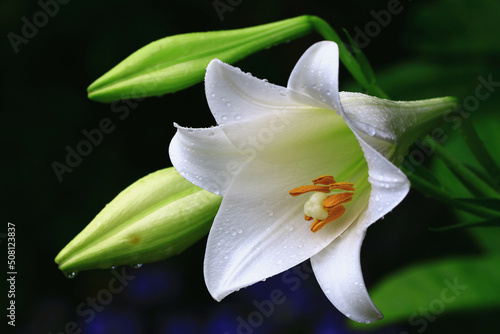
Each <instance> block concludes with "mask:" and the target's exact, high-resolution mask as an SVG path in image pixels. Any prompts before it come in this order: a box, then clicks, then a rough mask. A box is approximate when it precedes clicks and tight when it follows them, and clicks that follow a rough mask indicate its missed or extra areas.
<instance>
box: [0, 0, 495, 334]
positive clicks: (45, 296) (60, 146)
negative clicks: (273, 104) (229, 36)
mask: <svg viewBox="0 0 500 334" xmlns="http://www.w3.org/2000/svg"><path fill="white" fill-rule="evenodd" d="M60 1H61V3H60V2H56V1H55V0H54V1H44V0H41V1H40V2H37V1H26V0H3V1H2V2H1V3H0V23H1V31H2V35H3V36H4V37H3V40H2V43H1V48H2V49H1V61H0V73H1V76H0V84H1V89H0V106H1V116H0V117H1V118H0V127H1V131H0V133H1V135H2V140H1V145H2V150H1V152H2V157H3V159H2V163H1V164H0V170H1V174H2V186H1V191H2V198H3V200H2V205H1V209H2V210H1V220H0V224H1V225H0V226H1V228H0V233H3V234H5V233H6V231H7V223H8V222H11V223H14V224H15V225H16V252H17V253H16V254H17V255H16V256H17V258H16V265H17V272H18V275H17V278H16V279H17V281H16V299H15V300H16V327H15V329H14V328H12V327H10V326H9V327H8V326H5V325H6V322H7V320H6V318H5V316H4V315H3V314H2V324H1V326H5V328H7V329H6V331H7V332H8V333H30V334H31V333H43V334H46V333H53V334H56V333H57V334H59V333H85V334H100V333H102V334H114V333H119V334H139V333H155V334H171V333H172V334H173V333H176V334H177V333H210V334H212V333H213V334H219V333H221V334H224V333H315V334H326V333H350V332H351V329H350V327H349V326H348V323H347V322H348V321H347V320H346V319H345V318H344V316H343V315H341V314H340V313H339V312H338V311H337V310H336V309H335V308H334V307H333V306H332V305H331V304H330V303H329V302H328V300H327V299H326V297H325V296H324V295H323V293H322V291H321V289H320V288H319V286H318V284H317V283H316V280H315V279H314V277H313V276H312V275H311V274H307V271H305V269H301V268H302V267H299V268H298V269H297V268H296V269H295V270H296V272H293V271H290V272H288V273H286V274H284V275H285V276H283V275H278V276H276V277H274V278H271V279H269V280H267V281H266V282H262V283H259V284H256V285H254V286H252V287H249V288H247V289H244V290H242V291H240V292H238V293H234V294H232V295H230V296H229V297H227V298H226V299H224V300H223V301H222V302H220V303H217V302H216V301H214V300H212V299H211V297H210V295H209V294H208V292H207V290H206V287H205V285H204V281H203V274H202V266H203V255H204V245H205V241H206V240H205V239H202V240H201V241H200V242H199V243H197V244H196V245H195V246H194V247H192V248H190V249H189V250H187V251H186V252H185V253H183V254H182V255H180V256H177V257H174V258H170V259H166V260H164V261H161V262H157V263H152V264H144V265H143V266H142V267H141V268H140V269H134V268H129V267H126V268H117V272H119V273H122V271H125V273H126V275H128V276H131V277H133V278H131V279H130V280H129V281H127V286H125V287H124V289H123V291H121V292H119V293H116V294H113V295H112V299H111V300H109V302H108V304H107V305H106V306H104V307H103V308H102V309H101V308H100V307H96V308H93V310H94V311H89V310H91V309H92V307H90V306H88V305H90V304H89V303H91V302H92V298H96V297H98V296H100V297H101V298H106V297H107V295H106V296H105V294H104V293H103V292H102V290H103V289H106V288H107V287H108V284H109V282H110V280H111V279H112V278H113V277H115V276H114V274H113V273H112V272H111V271H110V270H109V271H108V270H95V271H88V272H81V273H79V274H78V275H77V276H76V277H75V278H74V279H71V280H70V279H67V278H66V277H64V276H63V274H62V273H61V272H60V271H59V270H58V268H57V266H56V264H55V263H54V261H53V259H54V257H55V256H56V255H57V253H58V252H59V251H60V250H61V249H62V248H63V247H64V246H65V245H66V244H67V243H68V242H69V241H70V240H71V239H72V238H73V237H74V236H75V235H76V234H78V233H79V232H80V231H81V230H82V229H83V228H84V227H85V226H86V225H87V224H88V223H89V222H90V221H91V220H92V219H93V217H94V216H95V215H96V214H97V213H98V212H99V211H100V210H101V209H102V208H103V207H104V205H105V204H106V203H108V202H109V201H111V200H112V199H113V198H114V197H115V196H116V195H117V194H118V193H119V192H120V191H121V190H123V189H124V188H125V187H127V186H128V185H129V184H131V183H132V182H134V181H136V180H137V179H139V178H140V177H142V176H144V175H146V174H148V173H150V172H153V171H156V170H158V169H161V168H165V167H168V166H171V164H170V161H169V158H168V154H167V148H168V145H169V142H170V139H171V137H172V136H173V134H174V128H173V126H172V123H173V122H174V121H175V122H178V123H180V124H183V125H189V126H192V127H203V126H208V125H214V121H213V119H212V118H211V115H210V113H209V110H208V107H207V105H206V102H205V97H204V90H203V85H202V84H198V85H196V86H194V87H191V88H189V89H186V90H184V91H181V92H178V93H175V94H171V95H166V96H163V97H161V98H149V99H146V100H144V101H141V102H138V103H137V104H133V105H129V106H128V107H129V111H130V114H129V115H128V116H127V117H126V118H124V119H120V118H119V117H118V116H119V115H118V114H116V113H113V112H112V110H111V107H110V105H109V104H102V103H97V102H93V101H90V100H89V99H87V96H86V88H87V86H88V85H89V84H90V83H92V82H93V81H94V80H95V79H97V78H98V77H100V76H101V75H102V74H104V73H105V72H106V71H108V70H109V69H111V68H112V67H113V66H114V65H116V64H117V63H118V62H120V61H121V60H123V59H124V58H125V57H127V56H128V55H129V54H131V53H132V52H134V51H135V50H137V49H138V48H140V47H142V46H144V45H146V44H148V43H149V42H151V41H154V40H156V39H159V38H162V37H165V36H169V35H175V34H180V33H187V32H195V31H209V30H222V29H233V28H242V27H247V26H254V25H258V24H263V23H268V22H272V21H277V20H281V19H285V18H290V17H294V16H299V15H303V14H313V15H317V16H320V17H321V18H323V19H325V20H326V21H327V22H329V23H330V24H331V25H332V27H333V28H334V29H336V30H337V31H338V32H341V29H342V28H345V29H347V31H349V32H350V33H351V35H353V36H355V35H356V34H357V32H358V31H365V28H366V25H367V23H369V22H371V21H375V16H374V14H373V13H374V12H373V11H375V12H379V11H381V10H386V9H387V7H388V4H389V3H391V2H393V1H387V0H381V1H379V0H377V1H373V0H372V1H368V0H366V1H364V0H363V1H351V2H347V1H344V2H333V1H327V0H307V1H304V0H290V1H264V0H255V1H251V0H242V1H232V2H230V1H228V0H221V1H220V2H222V3H224V4H226V5H228V6H230V8H231V9H232V10H228V11H225V12H224V13H223V14H222V15H223V20H221V18H220V16H219V15H218V13H217V10H216V9H215V7H214V2H213V1H212V0H209V1H153V0H145V1H132V0H121V1H116V0H110V1H96V0H89V1H85V2H82V1H71V2H70V1H69V0H65V1H67V2H66V3H63V2H64V1H62V0H60ZM47 3H52V4H53V3H56V4H58V9H57V13H55V14H54V12H55V9H54V7H51V8H52V11H53V14H54V15H53V17H50V15H45V16H44V15H43V14H40V12H44V11H46V10H45V9H44V7H46V6H48V5H46V4H47ZM230 3H232V5H231V4H230ZM399 6H400V8H402V10H401V11H400V13H397V14H394V15H392V16H391V17H390V22H387V24H385V25H386V26H385V27H384V26H382V25H379V27H380V31H379V32H378V33H376V34H375V33H373V35H374V36H373V37H370V36H367V37H369V38H368V39H366V38H365V39H364V41H365V42H367V43H366V45H365V46H364V47H363V51H364V52H365V54H366V56H367V57H368V59H369V60H370V61H371V63H372V65H373V67H374V69H375V73H376V74H377V77H379V78H380V82H381V85H382V87H383V88H384V89H385V91H386V92H387V93H388V94H389V95H390V96H392V97H393V98H394V99H418V98H427V97H437V96H444V95H455V96H458V97H459V99H460V97H462V98H463V97H464V96H467V95H468V94H471V92H474V88H475V87H476V86H477V76H478V75H480V74H483V75H487V74H488V73H493V72H494V71H496V73H498V66H499V65H498V60H499V57H498V56H499V47H498V40H497V39H498V37H497V36H498V34H497V33H498V31H499V29H498V28H499V25H498V22H497V21H498V16H497V14H498V13H499V11H498V6H497V2H493V1H491V2H490V1H479V2H473V1H456V2H454V1H430V0H427V1H425V0H424V1H410V0H407V1H402V2H401V3H400V5H399ZM44 17H45V18H47V20H46V21H44ZM27 21H29V22H31V23H33V22H38V24H39V27H36V26H35V31H33V30H29V28H26V27H25V26H26V22H27ZM23 29H24V33H25V35H24V36H26V33H28V34H29V35H31V37H29V38H25V37H23ZM26 29H28V30H26ZM12 33H13V34H15V35H16V36H18V37H19V36H20V38H21V39H19V38H18V37H13V36H14V35H13V34H12ZM320 39H321V37H320V36H319V35H317V34H315V33H314V34H310V35H308V36H306V37H303V38H301V39H298V40H295V41H291V42H290V43H287V44H283V45H279V46H276V47H274V48H271V49H269V50H265V51H261V52H259V53H258V54H255V55H253V56H251V57H249V58H247V59H245V60H242V61H240V62H239V63H238V64H237V66H239V67H241V68H242V69H244V71H246V72H251V73H253V74H254V75H255V76H257V77H260V78H267V79H268V80H269V81H270V82H273V83H276V84H280V85H286V82H287V79H288V75H289V73H290V71H291V70H292V68H293V66H294V64H295V62H296V61H297V60H298V59H299V57H300V55H301V54H302V53H303V52H304V51H305V50H306V49H307V47H309V46H310V45H311V44H312V43H314V42H316V41H318V40H320ZM13 40H14V41H16V42H14V44H13V42H12V41H13ZM16 51H17V52H16ZM340 84H341V89H351V90H352V89H357V87H356V84H354V83H352V79H351V77H350V76H349V74H348V73H347V71H346V70H345V69H344V68H342V70H341V77H340ZM487 104H489V105H498V98H496V99H490V100H488V101H487ZM103 118H109V119H111V120H112V122H113V125H114V126H115V128H114V130H113V131H112V132H111V133H109V134H105V135H104V138H103V141H102V143H101V144H100V145H98V146H95V147H93V149H92V152H91V153H90V154H89V155H88V156H86V157H83V159H82V161H81V163H79V164H78V166H76V167H75V168H73V169H72V171H71V173H69V172H68V173H64V174H63V175H62V182H60V180H59V179H58V177H57V176H56V174H55V172H54V170H53V167H52V164H53V162H54V161H57V162H61V163H64V159H65V157H66V154H67V146H69V147H72V148H75V147H76V145H77V144H78V143H79V142H80V141H81V140H83V139H85V137H84V135H83V134H82V131H83V130H84V129H86V130H88V131H90V130H91V129H96V128H98V126H99V122H100V121H101V120H102V119H103ZM454 219H455V216H454V213H453V212H452V211H450V210H449V209H448V208H446V207H443V206H442V205H440V204H438V203H436V202H435V201H432V200H429V199H427V198H424V197H423V196H421V195H420V194H419V193H417V192H415V191H412V192H411V193H410V195H409V196H408V198H407V199H406V200H405V201H404V202H403V203H402V204H401V205H400V206H398V207H397V208H396V209H395V210H394V211H393V212H392V213H391V214H389V215H387V217H386V218H385V219H384V220H382V221H380V222H378V223H377V224H374V225H373V226H372V227H370V229H369V231H368V235H367V238H366V241H365V243H364V245H363V252H362V265H363V273H364V276H365V281H366V283H367V284H368V287H369V288H370V287H371V286H372V285H373V284H375V283H376V282H378V281H380V280H382V279H383V278H384V277H385V276H386V275H389V274H390V273H391V272H394V271H396V270H398V269H399V268H402V267H404V266H405V265H407V264H409V263H417V262H420V261H424V260H429V259H433V258H436V257H446V256H448V255H456V254H477V253H478V252H480V250H479V248H478V247H477V246H476V245H475V243H474V242H473V240H472V238H471V237H470V235H469V234H467V233H466V232H465V231H464V230H458V231H455V232H449V233H448V234H439V233H434V232H430V231H429V230H428V227H429V226H436V225H439V224H441V223H442V222H453V220H454ZM0 237H1V235H0ZM0 241H1V244H0V245H1V246H0V248H1V249H2V254H6V242H5V239H4V238H2V239H0ZM4 258H5V257H4V256H3V255H2V259H4ZM2 261H3V260H2ZM305 265H306V268H307V264H305ZM2 268H3V266H2ZM298 270H302V271H301V272H300V274H299V273H298V272H297V271H298ZM6 271H7V270H5V272H6ZM304 273H305V274H304ZM2 275H3V276H2V277H5V275H6V274H2ZM290 280H293V282H295V283H293V284H292V283H291V281H290ZM297 282H298V283H297ZM296 284H298V285H299V288H298V289H292V287H295V285H296ZM1 288H2V290H1V291H0V294H1V295H2V296H4V295H5V293H4V291H5V292H6V291H7V287H6V285H5V279H2V285H1ZM274 289H280V290H282V291H283V292H284V296H285V297H286V300H285V302H284V303H283V304H280V305H275V310H274V311H273V313H272V314H271V315H270V316H269V317H264V318H263V320H262V321H258V320H259V319H258V318H252V314H253V313H252V312H255V310H256V309H257V308H256V305H255V303H259V302H261V301H263V300H265V299H266V298H268V296H269V294H270V292H271V291H272V290H274ZM395 294H397V292H395ZM89 298H90V299H89ZM1 300H2V304H1V307H0V308H1V309H2V310H5V308H6V307H7V305H6V301H7V299H6V298H5V297H2V299H1ZM82 303H83V306H82ZM382 311H383V310H382ZM3 312H5V311H3ZM492 315H493V314H492V313H491V312H483V313H482V314H468V315H460V316H453V315H450V316H444V317H440V318H438V319H436V320H435V321H433V322H432V323H431V324H429V326H428V327H427V329H426V333H451V332H453V333H471V332H476V330H477V329H478V328H481V329H482V332H483V333H486V332H489V331H490V330H491V332H492V333H493V332H494V330H493V328H494V327H495V326H494V323H493V321H492V320H490V319H492V318H494V317H492ZM252 321H253V323H254V324H256V322H257V323H259V325H258V326H250V327H248V326H249V325H248V324H249V323H251V322H252ZM243 322H245V323H246V325H242V323H243ZM417 328H418V327H412V326H410V324H408V322H402V323H401V324H397V325H393V326H391V327H388V328H384V329H377V330H374V331H373V333H405V332H411V333H413V332H416V331H415V329H417ZM479 332H481V331H479ZM2 333H5V331H2Z"/></svg>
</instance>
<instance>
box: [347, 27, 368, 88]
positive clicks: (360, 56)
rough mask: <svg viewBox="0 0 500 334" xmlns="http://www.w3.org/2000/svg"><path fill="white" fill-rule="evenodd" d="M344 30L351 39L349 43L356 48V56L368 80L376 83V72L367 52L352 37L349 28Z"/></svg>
mask: <svg viewBox="0 0 500 334" xmlns="http://www.w3.org/2000/svg"><path fill="white" fill-rule="evenodd" d="M342 31H343V32H344V33H345V34H346V36H347V39H348V40H349V44H350V45H351V48H352V49H353V50H354V57H355V58H356V60H357V61H358V63H359V66H360V67H361V70H362V71H363V75H364V77H365V78H366V80H367V81H368V82H369V83H370V84H374V83H375V73H373V69H372V67H371V65H370V62H369V61H368V58H366V56H365V54H364V53H363V51H362V50H361V49H360V48H359V47H358V45H357V44H356V42H355V41H354V39H353V38H352V36H351V34H349V31H347V29H342Z"/></svg>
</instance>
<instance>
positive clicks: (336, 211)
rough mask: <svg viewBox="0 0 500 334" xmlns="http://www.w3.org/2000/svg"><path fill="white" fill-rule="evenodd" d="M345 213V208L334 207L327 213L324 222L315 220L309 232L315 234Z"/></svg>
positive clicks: (340, 206)
mask: <svg viewBox="0 0 500 334" xmlns="http://www.w3.org/2000/svg"><path fill="white" fill-rule="evenodd" d="M344 212H345V208H344V207H343V206H342V205H339V206H336V207H334V208H333V209H332V210H330V211H329V212H328V217H327V218H326V219H325V220H317V219H316V220H315V221H314V222H313V223H312V225H311V232H313V233H316V232H318V231H319V230H321V229H322V228H323V227H324V226H325V225H326V224H329V223H331V222H332V221H334V220H337V219H339V218H340V217H341V216H342V215H343V214H344Z"/></svg>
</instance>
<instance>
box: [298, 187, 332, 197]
mask: <svg viewBox="0 0 500 334" xmlns="http://www.w3.org/2000/svg"><path fill="white" fill-rule="evenodd" d="M311 191H319V192H322V193H329V192H330V189H328V187H325V186H318V185H314V186H310V185H309V186H300V187H297V188H294V189H292V190H290V191H289V193H290V195H292V196H299V195H302V194H305V193H308V192H311Z"/></svg>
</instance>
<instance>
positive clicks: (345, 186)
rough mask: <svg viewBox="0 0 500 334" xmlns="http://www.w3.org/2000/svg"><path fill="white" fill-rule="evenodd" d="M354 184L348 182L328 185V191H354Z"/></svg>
mask: <svg viewBox="0 0 500 334" xmlns="http://www.w3.org/2000/svg"><path fill="white" fill-rule="evenodd" d="M353 186H354V183H349V182H338V183H334V184H330V187H329V188H330V190H334V189H339V190H347V191H354V187H353Z"/></svg>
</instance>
